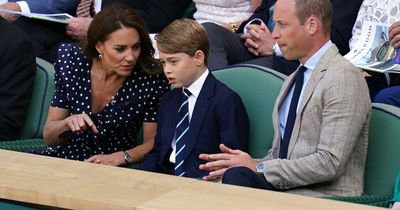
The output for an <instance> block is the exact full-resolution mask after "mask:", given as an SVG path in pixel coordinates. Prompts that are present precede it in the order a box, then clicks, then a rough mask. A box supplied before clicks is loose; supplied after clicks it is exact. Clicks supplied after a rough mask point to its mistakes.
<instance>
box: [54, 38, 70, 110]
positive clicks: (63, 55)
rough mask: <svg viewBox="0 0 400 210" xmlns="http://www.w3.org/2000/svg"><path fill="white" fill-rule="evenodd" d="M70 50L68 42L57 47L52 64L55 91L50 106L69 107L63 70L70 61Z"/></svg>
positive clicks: (67, 67)
mask: <svg viewBox="0 0 400 210" xmlns="http://www.w3.org/2000/svg"><path fill="white" fill-rule="evenodd" d="M71 50H72V45H70V44H61V45H60V47H59V48H58V56H57V60H56V62H55V64H54V70H55V74H54V84H55V92H54V97H53V100H52V102H51V106H52V107H57V108H64V109H69V108H70V105H69V101H68V98H67V91H66V86H68V84H67V80H66V79H65V77H64V75H65V72H66V71H68V69H69V67H70V66H69V65H68V63H69V62H70V51H71Z"/></svg>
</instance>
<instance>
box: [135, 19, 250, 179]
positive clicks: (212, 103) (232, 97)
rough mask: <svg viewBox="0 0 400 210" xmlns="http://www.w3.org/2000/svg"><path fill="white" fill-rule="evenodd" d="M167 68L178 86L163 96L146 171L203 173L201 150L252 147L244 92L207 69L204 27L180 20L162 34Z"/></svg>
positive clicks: (161, 49)
mask: <svg viewBox="0 0 400 210" xmlns="http://www.w3.org/2000/svg"><path fill="white" fill-rule="evenodd" d="M156 41H157V47H158V50H159V57H160V61H161V63H162V64H163V67H164V73H165V75H166V77H167V78H168V80H169V83H170V84H171V85H172V86H173V87H174V88H175V89H173V90H171V91H170V92H169V93H167V94H166V95H165V96H164V97H163V98H162V100H161V105H160V108H159V114H158V119H157V135H156V138H155V142H154V147H153V149H152V150H151V152H150V153H149V154H147V155H146V156H145V159H144V161H143V163H142V164H141V165H140V166H139V168H140V169H142V170H147V171H153V172H161V173H166V174H175V175H177V176H185V177H192V178H199V177H203V176H204V175H207V174H208V172H204V171H201V170H200V169H199V165H200V164H202V163H205V161H203V160H200V159H199V155H200V154H201V153H211V152H214V153H215V152H219V144H221V143H223V144H227V145H230V146H231V147H233V148H235V149H244V150H247V149H248V134H249V120H248V116H247V113H246V110H245V108H244V105H243V102H242V100H241V99H240V97H239V95H238V94H237V93H235V92H233V91H232V90H230V89H229V88H228V87H227V86H225V85H224V84H222V83H221V82H219V81H217V80H216V79H215V77H214V76H213V75H212V74H210V73H209V71H208V69H207V63H206V62H207V56H208V49H209V44H208V38H207V33H206V32H205V29H204V28H203V26H201V25H200V24H198V23H197V22H196V21H194V20H190V19H180V20H175V21H174V22H173V23H171V24H170V25H168V26H167V27H166V28H165V29H164V30H163V31H162V32H161V33H160V34H159V35H158V36H157V37H156Z"/></svg>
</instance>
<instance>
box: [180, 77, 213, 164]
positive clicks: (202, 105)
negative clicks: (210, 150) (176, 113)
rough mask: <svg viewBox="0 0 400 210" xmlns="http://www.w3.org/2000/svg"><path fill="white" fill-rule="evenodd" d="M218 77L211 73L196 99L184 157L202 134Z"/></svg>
mask: <svg viewBox="0 0 400 210" xmlns="http://www.w3.org/2000/svg"><path fill="white" fill-rule="evenodd" d="M215 85H216V79H215V77H214V76H213V75H212V74H211V73H209V74H208V76H207V78H206V80H205V82H204V84H203V87H202V88H201V91H200V94H199V96H198V98H197V100H196V105H195V106H194V109H193V115H192V118H191V120H190V126H189V131H188V134H187V135H186V137H185V138H186V139H187V140H186V149H185V153H184V154H183V158H184V159H186V157H187V156H188V155H189V154H190V152H191V151H192V149H193V147H194V145H195V144H196V141H197V139H198V137H199V136H200V134H199V133H200V130H201V127H202V124H203V121H204V118H205V116H206V115H207V112H208V108H209V106H210V103H211V98H212V96H214V92H215Z"/></svg>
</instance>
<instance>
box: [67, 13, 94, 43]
mask: <svg viewBox="0 0 400 210" xmlns="http://www.w3.org/2000/svg"><path fill="white" fill-rule="evenodd" d="M92 20H93V18H90V17H78V18H70V19H68V20H67V22H68V25H67V27H66V33H67V35H68V36H70V37H71V38H73V39H75V40H77V41H83V40H86V36H87V31H88V29H89V26H90V23H91V22H92Z"/></svg>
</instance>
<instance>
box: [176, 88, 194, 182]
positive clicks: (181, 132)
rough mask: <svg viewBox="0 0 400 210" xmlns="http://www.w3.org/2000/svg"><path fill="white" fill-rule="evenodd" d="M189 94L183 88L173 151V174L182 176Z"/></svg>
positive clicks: (187, 126) (187, 128) (187, 127)
mask: <svg viewBox="0 0 400 210" xmlns="http://www.w3.org/2000/svg"><path fill="white" fill-rule="evenodd" d="M190 95H191V93H190V91H189V90H188V89H183V92H182V103H181V106H180V107H179V110H178V117H177V123H176V131H175V136H176V150H175V151H176V153H175V175H177V176H184V175H185V168H184V162H185V160H184V159H183V155H184V154H185V147H186V140H187V139H186V138H185V134H186V133H187V131H188V130H189V96H190Z"/></svg>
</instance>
